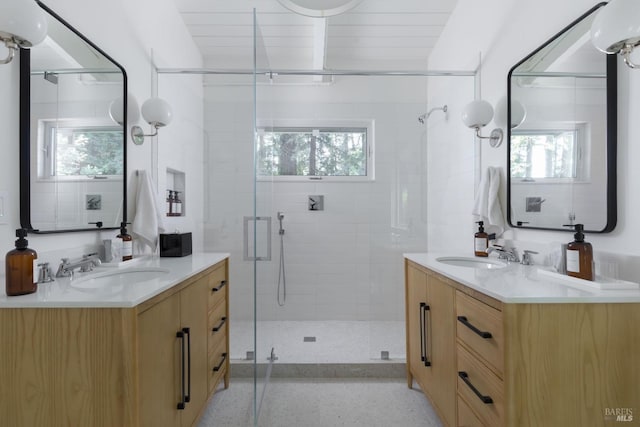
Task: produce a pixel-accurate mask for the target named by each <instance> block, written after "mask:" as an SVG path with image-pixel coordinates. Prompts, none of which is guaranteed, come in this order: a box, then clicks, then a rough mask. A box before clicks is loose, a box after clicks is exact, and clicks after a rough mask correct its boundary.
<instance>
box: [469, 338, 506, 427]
mask: <svg viewBox="0 0 640 427" xmlns="http://www.w3.org/2000/svg"><path fill="white" fill-rule="evenodd" d="M503 389H504V383H503V382H502V380H501V379H500V378H498V377H497V376H496V375H495V374H494V373H493V372H491V370H489V368H487V367H486V366H485V365H484V364H483V363H482V362H480V361H479V360H478V359H477V358H475V357H474V356H473V355H472V354H471V353H469V352H468V351H467V350H466V349H465V348H464V347H463V346H461V345H459V344H458V395H459V396H458V403H459V402H460V400H461V399H464V401H465V402H466V403H467V404H468V405H469V407H470V408H471V409H472V410H473V412H474V413H475V414H477V418H479V419H480V421H482V423H483V425H485V426H491V427H499V426H502V425H503V423H504V391H503Z"/></svg>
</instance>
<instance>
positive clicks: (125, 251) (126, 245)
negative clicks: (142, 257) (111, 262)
mask: <svg viewBox="0 0 640 427" xmlns="http://www.w3.org/2000/svg"><path fill="white" fill-rule="evenodd" d="M116 237H117V238H118V239H120V240H122V250H121V255H122V261H129V260H130V259H132V258H133V238H132V237H131V235H130V234H129V233H127V224H126V223H124V222H123V223H120V234H118V235H117V236H116Z"/></svg>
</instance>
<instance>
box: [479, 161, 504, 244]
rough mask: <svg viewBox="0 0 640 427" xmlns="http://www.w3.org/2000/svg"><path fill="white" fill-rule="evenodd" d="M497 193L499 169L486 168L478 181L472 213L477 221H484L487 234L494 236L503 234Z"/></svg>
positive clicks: (502, 222)
mask: <svg viewBox="0 0 640 427" xmlns="http://www.w3.org/2000/svg"><path fill="white" fill-rule="evenodd" d="M499 193H500V168H497V167H488V168H487V169H486V170H485V172H484V174H483V175H482V179H481V180H480V186H479V187H478V194H477V195H476V200H475V203H474V205H473V212H472V213H473V215H476V216H477V217H478V221H484V224H485V230H486V232H487V233H489V234H491V233H496V236H499V235H501V234H502V233H503V232H504V226H505V223H504V215H502V206H500V197H499Z"/></svg>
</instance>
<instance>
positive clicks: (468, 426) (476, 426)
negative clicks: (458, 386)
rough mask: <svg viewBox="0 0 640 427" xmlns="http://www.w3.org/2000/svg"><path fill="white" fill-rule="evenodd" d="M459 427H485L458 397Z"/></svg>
mask: <svg viewBox="0 0 640 427" xmlns="http://www.w3.org/2000/svg"><path fill="white" fill-rule="evenodd" d="M458 427H485V425H484V424H482V421H480V418H478V417H477V416H476V414H474V413H473V410H472V409H471V408H470V407H469V405H468V404H467V402H465V400H464V399H463V398H462V397H460V396H458Z"/></svg>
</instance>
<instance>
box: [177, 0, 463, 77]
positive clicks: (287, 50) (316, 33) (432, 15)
mask: <svg viewBox="0 0 640 427" xmlns="http://www.w3.org/2000/svg"><path fill="white" fill-rule="evenodd" d="M456 3H457V0H363V1H362V3H360V4H359V5H358V6H357V7H355V8H354V9H352V10H351V11H349V12H347V13H345V14H342V15H338V16H334V17H329V18H310V17H306V16H301V15H297V14H295V13H293V12H291V11H289V10H288V9H286V8H285V7H283V6H282V5H281V4H280V3H278V1H277V0H175V4H176V7H177V8H178V11H179V12H180V14H181V16H182V18H183V20H184V22H185V24H186V26H187V28H188V30H189V32H190V33H191V35H192V36H193V39H194V40H195V43H196V45H197V46H198V47H199V48H200V50H201V52H202V55H203V57H204V64H205V67H208V68H216V69H250V68H251V67H252V66H253V9H254V8H255V10H256V14H257V22H258V28H259V36H258V37H257V40H258V56H259V58H263V60H262V64H261V68H271V69H276V70H277V69H296V70H317V69H320V68H324V69H334V70H407V71H409V70H426V69H427V59H428V56H429V53H430V52H431V50H432V48H433V46H434V45H435V43H436V42H437V40H438V37H439V36H440V33H441V32H442V30H443V28H444V26H445V24H446V23H447V20H448V19H449V15H450V14H451V12H452V11H453V9H454V8H455V6H456ZM265 57H266V58H268V64H267V61H265V60H264V58H265Z"/></svg>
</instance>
